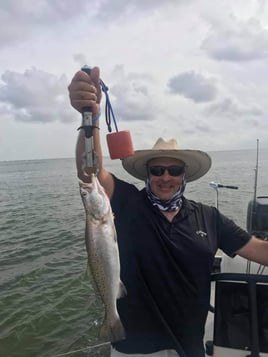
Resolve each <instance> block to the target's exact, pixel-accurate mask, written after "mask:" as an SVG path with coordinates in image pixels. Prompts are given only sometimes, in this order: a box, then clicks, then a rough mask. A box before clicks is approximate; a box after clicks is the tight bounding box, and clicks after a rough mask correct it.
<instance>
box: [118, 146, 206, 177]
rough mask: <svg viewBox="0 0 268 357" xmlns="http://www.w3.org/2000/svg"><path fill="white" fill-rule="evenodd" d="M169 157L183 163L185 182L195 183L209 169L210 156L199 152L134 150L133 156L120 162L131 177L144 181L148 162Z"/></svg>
mask: <svg viewBox="0 0 268 357" xmlns="http://www.w3.org/2000/svg"><path fill="white" fill-rule="evenodd" d="M160 157H169V158H173V159H177V160H181V161H183V162H184V163H185V178H186V181H187V182H191V181H195V180H197V179H199V178H200V177H202V176H203V175H205V174H206V173H207V172H208V170H209V169H210V167H211V158H210V156H209V155H208V154H207V153H205V152H203V151H200V150H136V151H135V153H134V155H132V156H128V157H126V158H125V159H123V160H122V165H123V167H124V169H125V170H126V171H127V172H128V173H129V174H130V175H132V176H134V177H136V178H138V179H140V180H145V179H146V177H147V168H146V164H147V163H148V161H149V160H151V159H155V158H160Z"/></svg>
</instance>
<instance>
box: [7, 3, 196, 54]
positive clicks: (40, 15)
mask: <svg viewBox="0 0 268 357" xmlns="http://www.w3.org/2000/svg"><path fill="white" fill-rule="evenodd" d="M189 1H190V0H188V1H187V0H181V3H180V4H179V5H181V4H184V3H185V4H188V3H189ZM176 4H177V1H176V0H166V1H165V2H163V1H161V0H147V1H143V0H137V1H135V2H127V1H125V0H113V1H109V0H102V1H100V0H90V1H84V0H75V1H73V0H57V1H55V0H42V1H35V0H22V1H16V0H9V1H1V2H0V23H1V28H2V29H5V31H1V32H0V44H1V46H2V48H3V46H11V45H14V44H16V43H20V42H21V41H24V40H26V39H27V38H31V37H34V36H37V35H38V34H41V33H42V31H43V30H44V29H46V31H47V32H49V31H52V30H53V29H55V27H57V28H59V27H61V26H62V25H64V26H68V29H69V28H70V26H73V27H75V26H77V25H79V23H80V22H81V21H85V22H86V23H87V25H88V24H90V25H93V26H96V24H100V25H101V26H103V24H104V26H106V27H107V26H109V24H114V23H118V20H119V19H120V21H126V19H132V20H133V21H136V19H137V15H139V16H141V15H142V16H144V15H145V16H146V15H147V14H150V15H151V14H152V12H154V11H157V10H158V9H160V8H161V7H164V6H165V7H167V6H169V5H173V6H175V5H176ZM75 21H76V23H75ZM48 26H50V29H49V28H48ZM61 31H63V28H61Z"/></svg>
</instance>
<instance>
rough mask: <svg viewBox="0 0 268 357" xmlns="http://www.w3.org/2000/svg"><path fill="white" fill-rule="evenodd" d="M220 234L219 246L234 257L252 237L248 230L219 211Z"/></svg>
mask: <svg viewBox="0 0 268 357" xmlns="http://www.w3.org/2000/svg"><path fill="white" fill-rule="evenodd" d="M218 236H219V248H220V249H221V250H222V251H223V252H224V253H226V254H227V255H229V256H230V257H232V258H233V257H234V256H235V255H236V252H237V251H238V250H239V249H240V248H242V247H243V246H244V245H246V244H247V243H248V242H249V241H250V239H251V235H250V234H249V233H248V232H246V231H245V230H244V229H242V228H240V227H239V226H237V225H236V224H235V223H234V222H233V221H232V220H231V219H229V218H227V217H226V216H224V215H222V214H221V213H219V212H218Z"/></svg>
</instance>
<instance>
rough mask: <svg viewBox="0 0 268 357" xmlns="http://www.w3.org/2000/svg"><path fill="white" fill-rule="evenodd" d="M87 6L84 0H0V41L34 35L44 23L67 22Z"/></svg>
mask: <svg viewBox="0 0 268 357" xmlns="http://www.w3.org/2000/svg"><path fill="white" fill-rule="evenodd" d="M88 6H89V5H88V4H87V2H86V1H84V0H76V1H73V0H65V1H54V0H44V1H35V0H27V1H16V0H9V1H1V3H0V23H1V28H2V29H5V30H4V31H0V43H1V45H2V46H3V45H11V44H14V43H16V42H20V41H21V40H23V39H25V38H27V37H30V36H34V35H36V33H38V31H39V30H41V29H43V28H46V26H47V25H50V26H53V27H54V26H56V25H59V24H60V23H68V22H70V20H72V19H75V18H77V17H79V16H81V14H83V12H85V11H87V9H88ZM92 8H93V9H94V6H93V7H92ZM93 9H92V11H93ZM33 30H34V31H33Z"/></svg>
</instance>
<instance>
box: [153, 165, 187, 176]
mask: <svg viewBox="0 0 268 357" xmlns="http://www.w3.org/2000/svg"><path fill="white" fill-rule="evenodd" d="M166 170H167V172H168V174H169V175H170V176H181V175H182V174H184V172H185V167H184V166H176V165H172V166H148V172H149V174H150V175H152V176H162V175H164V173H165V171H166Z"/></svg>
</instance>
